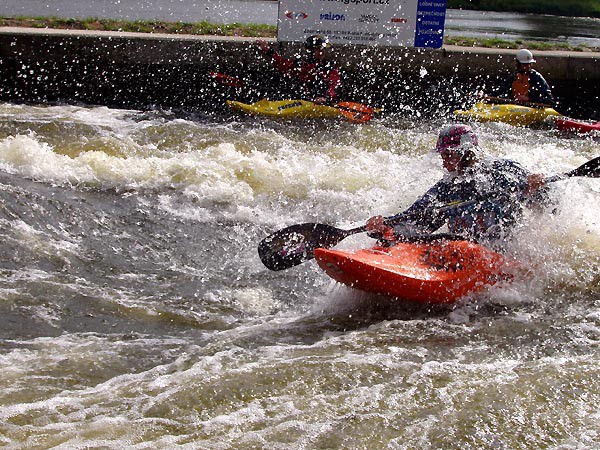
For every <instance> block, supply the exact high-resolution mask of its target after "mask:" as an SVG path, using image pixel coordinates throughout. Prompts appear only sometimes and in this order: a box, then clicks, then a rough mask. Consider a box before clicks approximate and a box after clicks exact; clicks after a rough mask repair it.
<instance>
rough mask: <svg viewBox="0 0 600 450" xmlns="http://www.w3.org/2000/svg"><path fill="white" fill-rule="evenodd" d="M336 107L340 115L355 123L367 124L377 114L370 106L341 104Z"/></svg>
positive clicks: (351, 103)
mask: <svg viewBox="0 0 600 450" xmlns="http://www.w3.org/2000/svg"><path fill="white" fill-rule="evenodd" d="M335 107H336V108H337V109H338V110H339V111H340V114H342V115H343V116H344V117H345V118H346V119H348V120H349V121H350V122H353V123H366V122H368V121H369V120H371V119H372V118H373V113H374V112H375V110H374V109H373V108H371V107H370V106H366V105H363V104H361V103H355V102H339V103H336V105H335Z"/></svg>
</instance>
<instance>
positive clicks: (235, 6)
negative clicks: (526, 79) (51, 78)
mask: <svg viewBox="0 0 600 450" xmlns="http://www.w3.org/2000/svg"><path fill="white" fill-rule="evenodd" d="M277 8H278V3H277V2H276V1H268V0H267V1H263V0H210V1H209V0H150V1H149V0H102V1H100V0H98V1H94V2H74V1H73V0H51V1H48V0H3V1H2V2H1V3H0V16H2V17H15V16H33V17H38V16H40V17H76V18H87V17H100V18H111V19H126V20H166V21H185V22H201V21H203V20H206V21H209V22H213V23H235V22H238V23H259V24H268V25H276V24H277ZM445 35H446V36H450V37H456V36H466V37H477V38H500V39H505V40H519V39H520V40H532V41H536V40H539V41H555V42H564V43H568V44H570V45H587V46H590V47H600V19H593V18H584V17H557V16H547V15H536V14H518V13H499V12H485V11H469V10H452V9H450V10H448V12H447V15H446V27H445Z"/></svg>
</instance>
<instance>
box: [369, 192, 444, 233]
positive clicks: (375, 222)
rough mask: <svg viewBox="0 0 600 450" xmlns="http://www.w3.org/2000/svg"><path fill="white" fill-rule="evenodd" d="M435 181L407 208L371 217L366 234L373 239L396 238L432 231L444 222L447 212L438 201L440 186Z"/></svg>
mask: <svg viewBox="0 0 600 450" xmlns="http://www.w3.org/2000/svg"><path fill="white" fill-rule="evenodd" d="M441 186H443V184H442V183H441V182H440V183H436V184H435V185H434V186H433V187H432V188H431V189H429V191H427V192H426V193H425V194H424V195H423V196H422V197H421V198H419V199H418V200H417V201H416V202H415V203H413V204H412V205H411V206H410V207H409V208H408V209H406V210H405V211H402V212H401V213H399V214H395V215H393V216H388V217H383V216H374V217H371V218H370V219H369V220H368V221H367V224H366V227H367V235H369V236H370V237H373V238H375V239H385V240H396V239H399V238H402V237H414V236H415V235H422V234H429V233H433V232H434V231H435V230H437V229H438V228H440V227H441V226H443V225H444V224H445V223H446V219H447V214H445V213H444V212H443V211H442V210H441V209H440V207H439V206H440V205H439V201H438V195H439V191H440V187H441Z"/></svg>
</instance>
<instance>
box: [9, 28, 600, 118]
mask: <svg viewBox="0 0 600 450" xmlns="http://www.w3.org/2000/svg"><path fill="white" fill-rule="evenodd" d="M253 41H255V39H252V38H229V37H215V36H174V35H158V34H144V33H108V32H87V31H66V30H47V29H43V30H37V29H22V28H0V76H1V77H2V85H1V87H0V99H3V100H9V101H30V102H82V103H88V104H104V105H109V106H124V107H147V106H149V105H156V106H161V107H179V106H190V107H198V108H201V109H202V108H204V109H214V108H218V107H220V106H222V104H223V100H224V99H225V98H231V97H235V98H237V99H242V100H246V101H252V100H256V99H258V98H260V97H261V96H264V95H266V94H268V93H272V92H273V91H274V90H275V91H277V90H278V89H279V88H280V87H281V80H280V79H278V78H277V75H276V74H274V73H273V71H272V70H271V68H270V65H269V64H268V62H267V61H265V59H264V58H263V57H262V56H261V55H260V53H259V52H258V50H257V47H256V45H253V44H254V42H253ZM282 50H283V51H284V52H288V53H290V54H291V53H293V52H294V51H301V47H300V46H297V45H296V46H294V45H289V46H287V47H285V48H284V49H282ZM331 53H332V55H331V56H332V58H333V59H334V60H335V61H336V62H337V63H338V65H339V66H340V68H341V69H342V72H343V79H344V87H343V89H342V93H341V94H342V96H343V97H344V98H346V99H349V100H355V101H363V102H368V103H371V104H375V105H379V106H385V107H386V108H387V109H388V110H394V109H401V110H403V111H404V110H411V111H417V110H421V111H424V112H427V111H437V112H439V111H440V105H443V107H442V108H441V109H442V110H443V109H444V108H447V109H448V110H450V109H452V108H455V107H457V106H461V105H462V104H464V103H465V102H467V103H468V102H469V101H470V100H469V97H470V95H471V94H472V93H473V92H474V91H476V90H483V91H488V90H489V89H490V88H491V87H492V86H493V85H494V84H495V83H496V82H497V80H498V79H499V78H501V77H503V76H504V75H505V74H506V73H508V72H509V71H511V70H512V69H513V66H514V50H498V49H484V48H476V49H475V48H465V47H453V46H446V47H444V48H443V49H439V50H434V49H415V48H383V49H382V48H372V47H355V46H336V47H335V48H334V49H332V52H331ZM535 56H536V59H537V61H538V62H537V63H536V69H538V70H539V71H540V72H542V73H543V74H544V75H545V77H546V79H547V80H548V82H549V83H550V84H551V85H553V87H554V93H555V95H556V96H557V98H558V99H559V101H560V107H561V108H562V112H563V113H565V114H569V115H572V116H582V117H593V116H597V115H598V111H600V98H599V95H600V93H599V89H598V88H597V86H598V84H599V82H600V64H599V61H600V53H583V52H582V53H579V52H577V53H570V52H535ZM215 70H216V71H219V72H223V73H228V74H232V75H235V76H239V77H243V78H244V79H245V80H248V84H247V86H246V87H244V88H242V89H237V90H236V89H230V88H226V87H224V86H222V85H218V83H214V82H213V80H212V78H211V77H210V76H209V72H210V71H215ZM280 94H281V95H286V94H287V95H290V93H289V92H288V93H286V92H283V91H282V92H280Z"/></svg>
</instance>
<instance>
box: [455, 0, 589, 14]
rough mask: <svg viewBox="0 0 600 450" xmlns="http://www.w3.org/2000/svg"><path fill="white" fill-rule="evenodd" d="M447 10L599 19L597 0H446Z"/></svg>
mask: <svg viewBox="0 0 600 450" xmlns="http://www.w3.org/2000/svg"><path fill="white" fill-rule="evenodd" d="M446 5H447V7H448V8H452V9H461V8H462V9H473V10H476V11H500V12H519V13H533V14H550V15H554V16H567V17H600V2H599V1H598V0H447V3H446Z"/></svg>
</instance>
